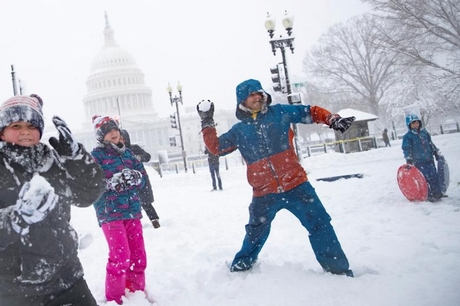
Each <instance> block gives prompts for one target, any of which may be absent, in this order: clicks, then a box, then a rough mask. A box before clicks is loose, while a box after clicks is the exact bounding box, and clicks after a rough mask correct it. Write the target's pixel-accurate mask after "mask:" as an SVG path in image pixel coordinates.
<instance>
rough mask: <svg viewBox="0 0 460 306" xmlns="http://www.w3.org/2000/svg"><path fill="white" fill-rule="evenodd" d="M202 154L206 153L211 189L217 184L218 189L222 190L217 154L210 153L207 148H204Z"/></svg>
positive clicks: (214, 189) (214, 188) (213, 189)
mask: <svg viewBox="0 0 460 306" xmlns="http://www.w3.org/2000/svg"><path fill="white" fill-rule="evenodd" d="M204 154H206V155H208V165H209V172H211V179H212V189H211V191H216V190H217V186H219V190H222V180H221V178H220V172H219V166H220V165H219V155H214V154H211V153H210V152H209V151H208V149H206V150H204Z"/></svg>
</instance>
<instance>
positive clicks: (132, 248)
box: [102, 219, 147, 304]
mask: <svg viewBox="0 0 460 306" xmlns="http://www.w3.org/2000/svg"><path fill="white" fill-rule="evenodd" d="M102 231H103V232H104V235H105V239H106V240H107V243H108V246H109V260H108V262H107V267H106V271H107V274H106V278H105V296H106V298H107V301H116V302H117V303H118V304H121V303H122V300H121V297H122V296H123V295H124V294H125V288H127V289H129V290H130V291H132V292H134V291H136V290H142V291H144V289H145V268H146V267H147V258H146V254H145V246H144V237H143V234H142V223H141V221H140V220H139V219H129V220H119V221H112V222H109V223H104V224H102Z"/></svg>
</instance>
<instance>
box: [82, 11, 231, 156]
mask: <svg viewBox="0 0 460 306" xmlns="http://www.w3.org/2000/svg"><path fill="white" fill-rule="evenodd" d="M103 34H104V45H103V47H102V49H101V51H100V52H99V53H98V54H97V55H96V57H95V58H94V60H93V62H92V64H91V70H90V74H89V76H88V78H87V80H86V87H87V94H86V95H85V97H84V98H83V104H84V108H85V118H86V120H85V122H84V124H83V127H82V129H81V130H78V131H75V132H74V133H75V137H76V138H77V140H78V141H79V142H81V143H83V145H84V146H85V147H86V148H88V150H91V149H92V148H94V147H95V146H96V139H95V136H94V132H93V125H92V122H91V121H92V120H91V119H92V117H93V116H94V115H109V116H111V117H114V118H120V123H121V127H122V128H123V129H126V130H127V131H128V132H129V134H130V136H131V142H132V143H133V144H134V143H135V144H139V145H140V146H141V147H143V148H144V150H146V151H147V152H149V153H150V154H151V155H152V159H153V160H158V152H165V151H167V153H168V155H169V156H171V157H177V156H182V149H181V144H180V137H179V131H178V130H177V129H174V128H172V127H171V123H170V118H169V117H166V118H162V117H159V116H158V113H157V112H156V111H155V108H154V100H155V97H153V96H152V90H151V88H150V87H149V86H147V85H146V84H145V82H144V73H143V72H142V70H141V69H140V68H139V67H138V66H137V64H136V61H135V59H134V57H133V56H132V55H131V54H130V53H129V52H128V51H126V50H125V49H123V48H121V47H120V46H119V45H118V44H117V42H116V41H115V36H114V30H113V29H112V28H111V26H110V24H109V20H108V16H107V13H106V14H105V28H104V31H103ZM165 95H166V94H165ZM179 107H181V108H182V111H180V112H181V116H180V120H181V126H182V135H183V139H184V147H185V152H186V156H198V155H202V154H203V152H204V149H205V148H204V143H203V141H202V136H201V133H200V130H201V125H200V124H201V123H200V118H199V116H198V115H197V113H196V112H195V111H193V112H192V111H188V112H187V111H184V110H183V106H179ZM215 120H216V122H218V123H219V125H220V126H221V127H222V130H225V131H226V130H228V129H229V128H230V127H231V126H232V125H233V124H234V123H235V122H236V120H237V119H236V118H235V114H234V111H218V112H216V114H215ZM170 137H176V144H177V146H175V147H173V146H171V145H170Z"/></svg>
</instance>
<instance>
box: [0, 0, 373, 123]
mask: <svg viewBox="0 0 460 306" xmlns="http://www.w3.org/2000/svg"><path fill="white" fill-rule="evenodd" d="M285 10H288V11H289V12H291V13H292V14H293V15H294V17H295V21H294V35H295V51H294V54H291V53H290V52H288V53H287V60H288V65H289V69H290V75H291V77H301V76H302V73H303V69H302V60H303V57H304V55H305V53H306V51H307V50H308V49H309V48H310V47H311V46H313V45H314V44H315V43H316V41H317V40H318V38H319V37H320V35H321V34H322V33H324V32H325V31H326V30H327V29H328V27H330V26H331V25H333V24H335V23H338V22H344V21H346V20H348V19H349V18H351V17H353V16H356V15H360V14H363V13H365V12H366V11H368V8H367V6H365V5H364V4H362V3H361V1H360V0H284V1H279V0H261V1H256V0H231V1H230V0H226V1H221V0H196V1H188V0H165V1H159V0H157V1H153V0H150V1H148V0H131V1H121V0H106V1H99V0H78V1H77V0H75V1H70V0H35V1H32V0H29V1H27V0H14V1H10V0H0V100H1V102H3V101H5V100H6V99H8V98H9V97H11V96H12V95H13V89H12V82H11V67H10V65H11V64H14V65H15V69H16V71H17V77H18V78H20V79H21V80H22V84H23V86H24V91H25V93H26V94H30V93H37V94H39V95H40V96H42V98H43V100H44V103H45V116H46V120H47V124H48V122H50V118H51V116H52V115H54V114H58V115H60V116H62V117H63V118H64V119H65V120H66V121H67V122H68V123H69V124H70V125H71V127H72V128H73V129H77V128H79V127H80V124H81V122H83V120H84V119H85V118H84V116H85V113H84V108H83V104H82V99H83V97H84V96H85V95H86V93H87V91H86V79H87V77H88V75H89V72H90V67H91V63H92V61H93V59H94V58H95V56H96V55H97V54H98V53H99V51H100V50H101V48H102V46H103V44H104V36H103V30H104V26H105V19H104V12H105V11H107V13H108V17H109V22H110V25H111V27H112V28H113V29H114V31H115V39H116V41H117V43H118V44H119V46H120V47H122V48H123V49H125V50H127V51H128V52H130V53H131V54H132V55H133V57H134V59H135V60H136V62H137V65H138V67H139V68H140V69H141V70H142V71H143V73H144V74H145V82H146V85H147V86H149V87H150V88H152V90H153V103H154V107H155V109H156V110H157V111H158V112H159V114H160V115H161V116H168V115H169V113H172V112H173V111H174V110H173V108H172V107H171V105H170V103H169V97H168V93H167V91H166V87H167V85H168V82H170V83H171V85H172V87H173V88H174V90H175V87H176V85H177V82H178V81H180V83H181V85H182V86H183V98H184V104H185V106H186V107H190V106H194V105H196V103H197V102H199V101H201V100H202V99H211V100H212V101H214V102H215V103H216V108H222V109H233V108H234V105H235V103H236V100H235V87H236V85H237V84H238V83H239V82H241V81H243V80H245V79H248V78H255V79H259V80H260V81H261V82H262V84H263V86H265V87H269V86H271V80H270V72H269V68H270V67H271V66H274V65H275V64H276V63H278V62H281V54H280V53H279V50H278V52H277V55H276V56H273V54H272V52H271V47H270V45H269V37H268V34H267V32H266V30H265V27H264V21H265V18H266V15H267V12H270V13H271V14H272V15H273V16H274V17H276V18H277V27H276V32H275V35H277V36H279V35H283V36H284V37H286V32H285V30H284V28H283V27H282V24H281V20H282V17H283V14H284V11H285Z"/></svg>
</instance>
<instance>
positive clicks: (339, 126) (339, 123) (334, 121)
mask: <svg viewBox="0 0 460 306" xmlns="http://www.w3.org/2000/svg"><path fill="white" fill-rule="evenodd" d="M355 119H356V117H355V116H352V117H346V118H342V117H340V116H339V115H338V114H331V115H329V118H328V121H329V127H330V128H331V129H333V130H335V131H339V132H341V133H344V132H345V131H346V130H348V128H349V127H350V125H351V124H352V123H353V121H355Z"/></svg>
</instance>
